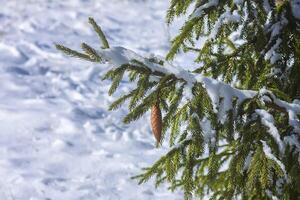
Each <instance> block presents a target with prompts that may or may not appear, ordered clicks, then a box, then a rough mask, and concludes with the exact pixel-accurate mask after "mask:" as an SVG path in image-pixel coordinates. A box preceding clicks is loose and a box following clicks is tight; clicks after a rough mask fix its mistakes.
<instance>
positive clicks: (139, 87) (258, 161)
mask: <svg viewBox="0 0 300 200" xmlns="http://www.w3.org/2000/svg"><path fill="white" fill-rule="evenodd" d="M181 15H186V16H188V18H187V20H186V22H185V24H184V25H183V26H182V28H181V30H180V32H179V34H178V35H177V36H176V37H175V38H174V39H173V40H172V46H171V49H170V51H169V53H168V54H167V56H166V59H162V58H159V57H155V56H151V57H147V58H146V57H143V56H140V55H138V54H137V53H135V52H133V51H131V50H128V49H125V48H122V47H110V46H109V43H108V42H107V40H106V38H105V35H104V33H103V32H102V30H101V28H100V27H99V26H98V25H97V24H96V23H95V21H94V20H93V19H89V22H90V23H91V25H92V27H93V28H94V30H95V31H96V33H97V34H98V35H99V37H100V39H101V42H102V46H103V48H102V49H100V50H95V49H93V48H92V47H90V46H89V45H87V44H85V43H83V44H82V49H83V51H84V52H83V53H80V52H77V51H74V50H72V49H69V48H67V47H65V46H62V45H57V46H56V47H57V48H58V49H59V50H61V51H63V52H64V53H66V54H68V55H70V56H74V57H79V58H81V59H85V60H88V61H91V62H109V63H110V64H111V66H112V68H111V69H110V70H109V71H108V72H107V73H106V74H105V76H104V79H111V80H112V85H111V88H110V90H109V94H110V95H111V94H113V93H114V92H115V91H116V90H117V88H118V85H119V83H120V81H121V80H122V78H123V76H124V75H125V76H128V77H129V79H130V81H135V82H136V83H137V84H136V88H135V89H133V90H132V91H130V92H129V93H128V94H124V95H123V96H121V97H120V98H119V99H117V100H116V101H115V102H113V103H112V104H111V106H110V109H111V110H114V109H117V108H119V107H120V106H121V105H122V104H123V103H124V102H126V101H128V107H129V113H128V115H127V116H126V117H125V118H124V122H125V123H130V122H132V121H134V120H137V119H138V118H139V117H141V116H142V115H143V114H144V113H145V112H147V111H148V110H149V109H150V108H151V107H152V106H153V105H156V106H158V107H159V108H160V109H162V116H163V117H162V138H169V144H170V150H169V152H168V153H167V154H166V155H164V156H162V157H161V158H160V159H159V160H158V161H156V162H155V163H154V164H153V165H152V166H151V167H149V168H146V169H144V172H143V173H142V174H141V175H139V176H136V177H135V178H136V179H138V180H139V182H140V183H143V182H146V181H148V180H149V179H150V178H151V177H154V178H155V180H156V186H159V185H160V184H161V183H163V182H168V183H169V185H170V190H175V189H177V188H180V189H182V190H183V191H184V196H185V199H191V198H192V197H193V196H194V197H196V198H200V199H202V198H203V197H204V196H209V197H210V198H211V199H277V198H278V199H291V200H293V199H297V198H299V197H300V121H299V118H300V100H299V99H300V2H299V1H298V0H282V1H278V0H277V1H274V0H253V1H250V0H227V1H226V0H171V2H170V7H169V10H168V12H167V23H172V22H173V20H174V19H175V18H176V17H178V16H181ZM179 51H184V52H188V51H192V52H194V53H195V55H196V59H195V66H196V67H195V70H193V71H189V70H186V69H185V67H184V66H182V67H177V66H174V65H172V64H171V62H170V61H171V60H172V59H173V58H174V57H175V56H176V54H177V53H178V52H179Z"/></svg>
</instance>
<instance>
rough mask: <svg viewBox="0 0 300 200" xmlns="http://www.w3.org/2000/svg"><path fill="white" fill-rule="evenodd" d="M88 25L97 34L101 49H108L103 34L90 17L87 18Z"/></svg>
mask: <svg viewBox="0 0 300 200" xmlns="http://www.w3.org/2000/svg"><path fill="white" fill-rule="evenodd" d="M89 23H90V24H91V25H92V27H93V29H94V31H95V32H96V33H97V34H98V36H99V38H100V40H101V42H102V45H103V47H102V48H103V49H108V48H109V44H108V41H107V39H106V37H105V34H104V33H103V31H102V29H101V27H100V26H98V24H97V23H96V22H95V20H94V19H93V18H92V17H90V18H89Z"/></svg>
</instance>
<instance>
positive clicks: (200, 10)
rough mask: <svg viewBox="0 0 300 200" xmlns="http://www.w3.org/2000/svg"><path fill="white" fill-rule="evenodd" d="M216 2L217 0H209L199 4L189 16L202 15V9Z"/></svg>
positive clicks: (215, 4)
mask: <svg viewBox="0 0 300 200" xmlns="http://www.w3.org/2000/svg"><path fill="white" fill-rule="evenodd" d="M218 4H219V0H209V1H208V2H207V3H205V4H203V5H201V6H199V7H198V8H195V10H194V12H193V13H192V15H191V18H195V17H201V16H202V15H203V10H205V9H208V8H210V7H214V6H217V5H218Z"/></svg>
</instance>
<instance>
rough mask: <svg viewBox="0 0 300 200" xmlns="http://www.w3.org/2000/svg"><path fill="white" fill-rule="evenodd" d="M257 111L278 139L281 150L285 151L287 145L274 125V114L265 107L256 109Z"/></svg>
mask: <svg viewBox="0 0 300 200" xmlns="http://www.w3.org/2000/svg"><path fill="white" fill-rule="evenodd" d="M255 112H256V113H257V114H258V115H259V116H260V118H261V122H262V123H263V125H265V126H266V127H268V128H269V133H270V135H271V136H272V137H273V138H274V140H275V141H276V143H277V145H278V147H279V151H280V152H281V153H284V150H285V145H284V143H283V142H282V140H281V138H280V135H279V131H278V129H277V128H276V126H275V125H274V123H275V122H274V118H273V116H272V115H271V114H270V113H268V112H267V111H265V110H263V109H256V110H255Z"/></svg>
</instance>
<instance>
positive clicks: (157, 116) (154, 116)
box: [151, 103, 162, 143]
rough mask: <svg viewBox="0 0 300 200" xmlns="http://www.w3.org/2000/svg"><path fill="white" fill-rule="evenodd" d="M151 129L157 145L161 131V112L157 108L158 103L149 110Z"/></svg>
mask: <svg viewBox="0 0 300 200" xmlns="http://www.w3.org/2000/svg"><path fill="white" fill-rule="evenodd" d="M151 128H152V132H153V135H154V137H155V139H156V141H157V143H160V140H161V130H162V117H161V110H160V108H159V105H158V103H157V104H155V105H153V106H152V108H151Z"/></svg>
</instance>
